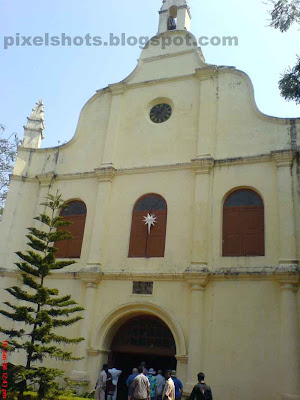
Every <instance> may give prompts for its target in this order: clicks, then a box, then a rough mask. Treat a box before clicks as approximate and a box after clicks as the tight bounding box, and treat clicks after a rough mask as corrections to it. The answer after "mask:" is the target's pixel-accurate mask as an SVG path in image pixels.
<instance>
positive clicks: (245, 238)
mask: <svg viewBox="0 0 300 400" xmlns="http://www.w3.org/2000/svg"><path fill="white" fill-rule="evenodd" d="M264 255H265V234H264V205H263V201H262V199H261V197H260V196H259V195H258V194H257V193H256V192H254V191H253V190H250V189H240V190H236V191H234V192H233V193H231V194H230V195H229V196H228V197H227V198H226V200H225V203H224V208H223V256H225V257H226V256H232V257H238V256H264Z"/></svg>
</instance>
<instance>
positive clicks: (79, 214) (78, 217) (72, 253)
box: [54, 200, 86, 258]
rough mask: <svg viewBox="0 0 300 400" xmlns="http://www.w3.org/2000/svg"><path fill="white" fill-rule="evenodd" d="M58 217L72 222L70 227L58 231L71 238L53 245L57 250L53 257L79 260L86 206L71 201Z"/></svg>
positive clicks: (80, 202)
mask: <svg viewBox="0 0 300 400" xmlns="http://www.w3.org/2000/svg"><path fill="white" fill-rule="evenodd" d="M59 215H60V216H61V217H63V219H65V220H66V221H70V222H72V225H70V226H67V227H61V228H58V229H61V230H67V231H69V232H70V233H71V235H72V236H73V238H72V239H69V240H62V241H60V242H57V243H54V246H55V247H57V248H58V249H59V250H58V252H57V253H56V254H55V256H56V258H80V255H81V246H82V240H83V235H84V227H85V219H86V206H85V204H84V203H83V202H82V201H78V200H75V201H71V202H70V203H68V206H67V207H66V208H64V209H62V210H61V212H60V214H59Z"/></svg>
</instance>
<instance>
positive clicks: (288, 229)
mask: <svg viewBox="0 0 300 400" xmlns="http://www.w3.org/2000/svg"><path fill="white" fill-rule="evenodd" d="M271 155H272V158H273V160H274V161H275V162H276V166H277V176H278V196H279V226H280V250H279V251H280V256H279V264H283V265H293V264H298V260H297V253H296V235H295V210H294V202H293V191H292V190H293V189H292V188H293V175H292V165H293V160H294V158H295V156H296V152H295V151H293V150H280V151H273V152H271Z"/></svg>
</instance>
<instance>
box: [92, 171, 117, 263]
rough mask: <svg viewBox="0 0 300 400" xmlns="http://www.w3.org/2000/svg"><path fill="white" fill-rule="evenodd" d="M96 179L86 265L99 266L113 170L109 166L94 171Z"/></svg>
mask: <svg viewBox="0 0 300 400" xmlns="http://www.w3.org/2000/svg"><path fill="white" fill-rule="evenodd" d="M95 172H96V175H97V178H98V189H97V199H96V202H95V207H96V208H95V217H94V224H93V233H92V239H91V245H90V251H89V258H88V265H89V266H101V265H102V258H103V248H104V242H105V232H106V227H107V219H108V212H109V198H110V190H111V183H112V180H113V177H114V175H115V169H114V167H113V166H112V165H111V166H106V167H103V168H98V169H95Z"/></svg>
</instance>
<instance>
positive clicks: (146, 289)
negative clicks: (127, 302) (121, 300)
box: [132, 282, 153, 294]
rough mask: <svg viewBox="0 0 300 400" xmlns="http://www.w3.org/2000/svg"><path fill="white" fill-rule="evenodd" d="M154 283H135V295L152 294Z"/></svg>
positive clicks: (133, 290) (133, 291)
mask: <svg viewBox="0 0 300 400" xmlns="http://www.w3.org/2000/svg"><path fill="white" fill-rule="evenodd" d="M152 292H153V282H133V286H132V293H133V294H152Z"/></svg>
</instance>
